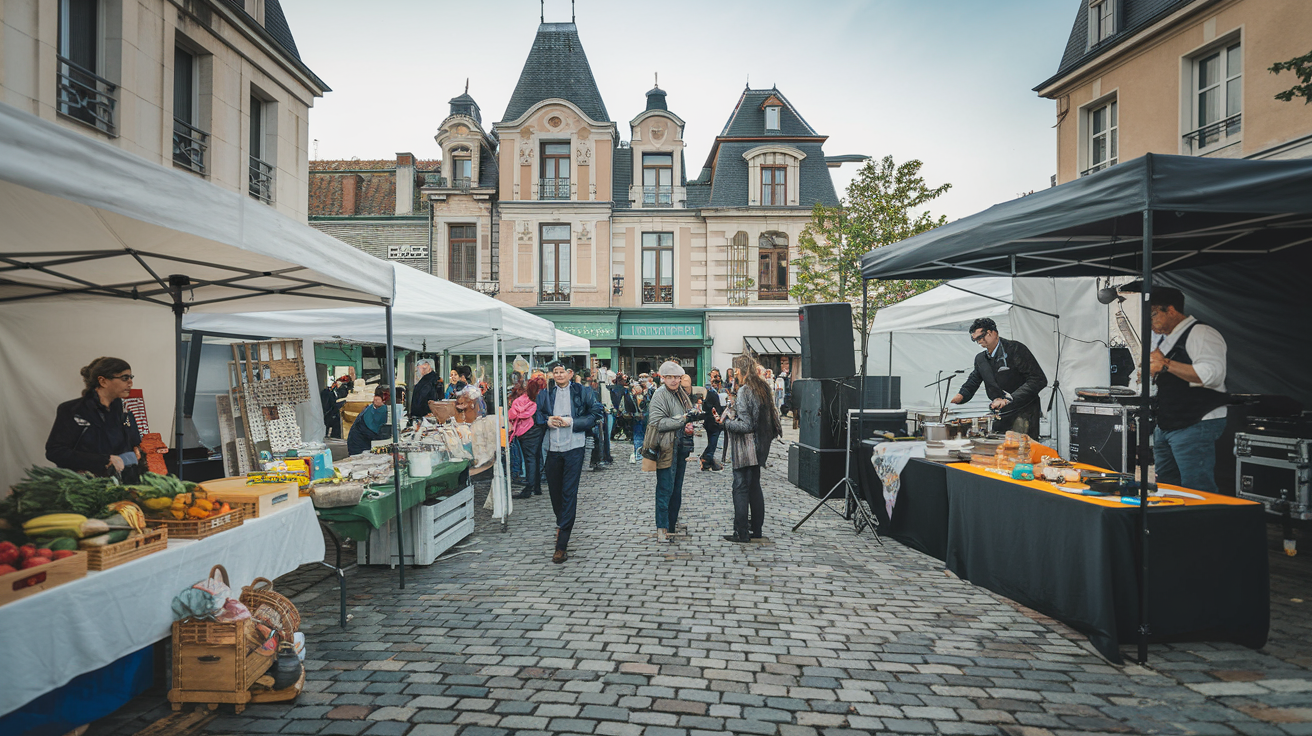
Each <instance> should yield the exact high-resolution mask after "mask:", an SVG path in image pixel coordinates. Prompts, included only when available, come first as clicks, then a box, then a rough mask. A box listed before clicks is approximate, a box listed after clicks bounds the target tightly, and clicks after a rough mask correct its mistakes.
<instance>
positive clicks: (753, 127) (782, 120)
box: [720, 88, 819, 138]
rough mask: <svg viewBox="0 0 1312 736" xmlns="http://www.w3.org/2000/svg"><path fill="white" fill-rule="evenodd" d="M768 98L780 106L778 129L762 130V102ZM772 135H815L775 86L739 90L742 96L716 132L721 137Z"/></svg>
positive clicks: (816, 134) (763, 106)
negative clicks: (718, 132) (727, 118)
mask: <svg viewBox="0 0 1312 736" xmlns="http://www.w3.org/2000/svg"><path fill="white" fill-rule="evenodd" d="M771 98H773V99H774V100H775V101H778V102H779V103H780V104H781V105H782V109H781V110H780V111H779V130H766V129H765V103H766V102H767V101H769V100H771ZM776 135H777V136H780V137H784V138H787V137H789V136H803V137H815V136H818V135H819V133H816V132H815V128H812V127H811V125H810V124H809V123H807V122H806V120H804V119H803V118H802V116H801V115H800V114H798V112H797V108H795V107H793V105H792V103H791V102H789V101H788V98H786V97H784V96H783V93H781V92H780V91H779V90H778V89H776V88H770V89H750V88H749V89H745V90H743V94H742V96H741V97H739V98H738V104H737V105H736V106H734V108H733V114H732V115H730V116H729V122H727V123H725V124H724V130H722V131H720V137H721V138H760V137H762V136H776Z"/></svg>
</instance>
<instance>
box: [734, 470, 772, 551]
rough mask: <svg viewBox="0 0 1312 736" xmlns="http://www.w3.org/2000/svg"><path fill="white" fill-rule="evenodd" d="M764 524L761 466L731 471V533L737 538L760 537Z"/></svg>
mask: <svg viewBox="0 0 1312 736" xmlns="http://www.w3.org/2000/svg"><path fill="white" fill-rule="evenodd" d="M764 523H765V494H764V493H763V492H762V491H761V466H760V465H749V466H747V467H745V468H734V469H733V533H734V534H737V535H738V536H739V538H743V537H747V536H750V535H752V534H755V535H758V536H759V535H760V534H761V526H762V525H763V524H764Z"/></svg>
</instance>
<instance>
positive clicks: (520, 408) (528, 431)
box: [510, 376, 547, 498]
mask: <svg viewBox="0 0 1312 736" xmlns="http://www.w3.org/2000/svg"><path fill="white" fill-rule="evenodd" d="M546 387H547V381H546V379H545V378H543V377H541V376H535V377H534V378H531V379H529V381H528V383H526V384H524V393H523V394H522V395H520V396H518V397H516V398H515V399H514V400H512V401H511V402H510V426H511V428H512V430H513V431H514V432H515V433H516V437H517V438H518V442H519V450H520V455H522V456H523V458H524V489H523V490H521V491H520V492H519V493H517V494H515V498H532V497H534V496H541V495H542V438H543V436H544V435H545V434H546V424H544V423H539V422H538V395H539V394H540V393H541V392H542V389H544V388H546Z"/></svg>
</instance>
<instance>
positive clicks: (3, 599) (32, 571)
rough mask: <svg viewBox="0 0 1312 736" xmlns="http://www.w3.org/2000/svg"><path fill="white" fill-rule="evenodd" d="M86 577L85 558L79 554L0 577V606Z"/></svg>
mask: <svg viewBox="0 0 1312 736" xmlns="http://www.w3.org/2000/svg"><path fill="white" fill-rule="evenodd" d="M86 575H87V556H86V555H85V554H83V553H81V552H78V553H77V554H75V555H69V556H68V557H65V558H64V559H62V560H51V561H50V562H47V563H46V564H44V565H37V566H36V567H29V568H27V569H26V570H15V571H14V572H11V573H6V574H4V575H0V606H3V605H4V604H6V603H11V602H13V601H16V600H19V599H21V598H26V597H28V596H30V595H36V594H37V593H40V592H41V591H43V590H49V589H50V588H54V587H56V586H59V585H63V584H64V583H69V582H72V581H74V580H77V579H78V578H84V577H86Z"/></svg>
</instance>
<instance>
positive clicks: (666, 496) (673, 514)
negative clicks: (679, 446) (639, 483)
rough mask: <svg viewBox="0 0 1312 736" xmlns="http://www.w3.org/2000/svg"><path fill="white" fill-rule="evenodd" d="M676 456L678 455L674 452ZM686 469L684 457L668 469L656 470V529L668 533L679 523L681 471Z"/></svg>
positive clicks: (681, 493) (686, 464) (681, 498)
mask: <svg viewBox="0 0 1312 736" xmlns="http://www.w3.org/2000/svg"><path fill="white" fill-rule="evenodd" d="M675 454H676V455H678V454H679V453H678V452H676V453H675ZM687 467H688V459H687V458H686V457H676V458H675V459H674V462H672V463H670V467H668V468H662V469H657V470H656V527H657V528H658V529H664V530H666V531H669V532H673V531H674V525H675V524H677V523H678V522H679V509H680V508H682V507H683V471H684V470H685V469H686V468H687Z"/></svg>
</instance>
